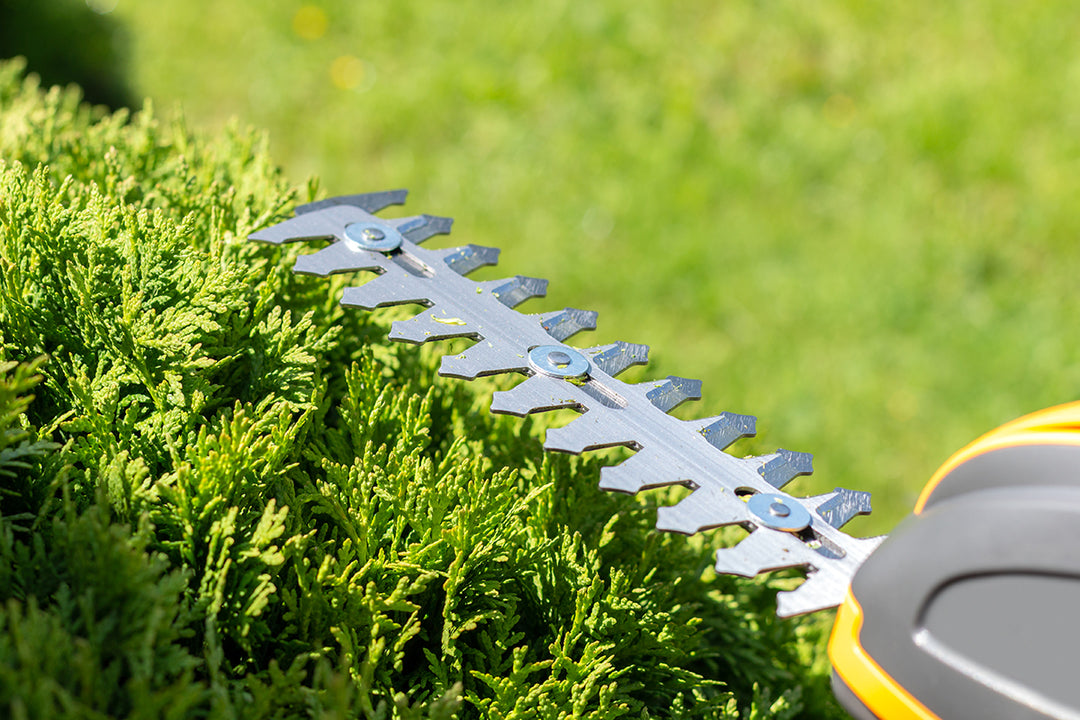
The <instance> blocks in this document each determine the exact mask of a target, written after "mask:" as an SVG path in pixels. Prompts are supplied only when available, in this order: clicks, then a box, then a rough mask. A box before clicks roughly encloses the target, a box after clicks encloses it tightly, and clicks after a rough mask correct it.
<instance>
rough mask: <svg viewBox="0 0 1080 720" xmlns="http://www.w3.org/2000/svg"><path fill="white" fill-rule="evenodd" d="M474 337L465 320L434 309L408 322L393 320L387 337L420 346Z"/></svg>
mask: <svg viewBox="0 0 1080 720" xmlns="http://www.w3.org/2000/svg"><path fill="white" fill-rule="evenodd" d="M476 335H477V332H476V329H475V328H473V327H472V326H471V324H470V323H469V322H468V321H467V320H465V319H463V318H460V317H457V316H454V315H451V314H449V313H448V312H447V311H446V310H445V309H443V308H439V307H434V308H429V309H427V310H424V311H423V312H421V313H419V314H418V315H415V316H413V317H411V318H409V319H408V320H395V321H394V323H393V324H392V325H391V326H390V335H389V337H390V339H391V340H401V341H404V342H410V343H415V344H417V345H420V344H423V343H425V342H429V341H431V340H447V339H449V338H456V337H469V336H473V337H475V336H476Z"/></svg>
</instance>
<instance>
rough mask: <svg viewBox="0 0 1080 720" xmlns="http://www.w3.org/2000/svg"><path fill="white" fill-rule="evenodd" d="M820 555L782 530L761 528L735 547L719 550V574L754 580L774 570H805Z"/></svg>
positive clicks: (717, 555)
mask: <svg viewBox="0 0 1080 720" xmlns="http://www.w3.org/2000/svg"><path fill="white" fill-rule="evenodd" d="M808 555H816V553H815V552H814V551H813V550H811V549H810V548H808V547H806V545H805V544H804V543H803V542H802V541H801V540H799V538H798V537H796V536H795V535H793V534H791V533H788V532H783V531H782V530H770V529H768V528H758V529H757V530H754V531H753V532H752V533H750V535H749V536H747V537H745V538H743V540H742V542H740V543H739V544H738V545H736V546H735V547H730V548H720V549H719V550H717V551H716V566H715V567H716V572H718V573H722V574H725V575H742V576H743V577H754V576H755V575H757V574H759V573H763V572H768V571H770V570H782V569H784V568H794V567H801V566H803V565H807V564H809V563H810V561H811V558H810V557H808Z"/></svg>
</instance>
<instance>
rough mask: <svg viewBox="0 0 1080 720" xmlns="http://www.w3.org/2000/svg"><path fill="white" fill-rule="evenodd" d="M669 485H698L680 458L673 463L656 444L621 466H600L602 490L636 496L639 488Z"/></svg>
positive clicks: (642, 450) (643, 449)
mask: <svg viewBox="0 0 1080 720" xmlns="http://www.w3.org/2000/svg"><path fill="white" fill-rule="evenodd" d="M586 415H588V413H586ZM668 485H686V486H688V487H696V486H697V484H696V483H695V482H694V481H693V479H692V478H691V477H690V473H689V472H687V471H685V470H684V469H683V468H682V467H681V466H680V465H679V463H678V461H675V462H673V461H672V458H671V456H670V455H669V454H667V453H664V452H662V451H660V450H659V449H657V448H655V447H644V448H642V449H641V450H639V451H638V452H636V453H634V454H633V455H631V456H630V457H629V458H627V459H626V460H624V461H623V462H621V463H619V464H618V465H610V466H607V467H603V468H601V469H600V489H601V490H613V491H616V492H623V493H628V494H631V495H633V494H634V493H636V492H638V491H639V490H651V489H652V488H658V487H665V486H668Z"/></svg>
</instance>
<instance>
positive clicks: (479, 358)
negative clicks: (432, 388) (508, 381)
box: [439, 340, 529, 380]
mask: <svg viewBox="0 0 1080 720" xmlns="http://www.w3.org/2000/svg"><path fill="white" fill-rule="evenodd" d="M528 369H529V359H528V358H527V357H526V356H525V354H524V353H516V352H514V351H513V350H507V349H505V348H503V347H502V346H500V345H495V344H493V343H491V342H490V341H487V340H481V341H480V342H478V343H476V344H475V345H473V346H472V347H471V348H469V349H468V350H466V351H464V352H462V353H460V354H458V355H444V356H443V359H442V364H441V365H440V366H439V374H440V375H442V376H444V377H456V378H462V379H463V380H474V379H476V378H478V377H484V376H485V375H498V374H500V373H507V372H527V371H528Z"/></svg>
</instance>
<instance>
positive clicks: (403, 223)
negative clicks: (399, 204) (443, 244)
mask: <svg viewBox="0 0 1080 720" xmlns="http://www.w3.org/2000/svg"><path fill="white" fill-rule="evenodd" d="M385 222H386V223H387V224H388V225H390V226H392V227H393V228H395V229H396V230H397V231H398V232H399V233H401V234H402V235H404V236H405V237H407V238H408V239H409V240H411V241H413V242H414V243H416V244H417V245H419V244H420V243H422V242H424V241H425V240H427V239H428V238H430V237H431V236H432V235H449V234H450V228H451V226H452V225H453V224H454V219H453V218H448V217H439V216H437V215H416V216H413V217H406V218H395V219H393V220H387V221H385Z"/></svg>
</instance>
